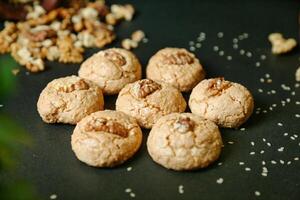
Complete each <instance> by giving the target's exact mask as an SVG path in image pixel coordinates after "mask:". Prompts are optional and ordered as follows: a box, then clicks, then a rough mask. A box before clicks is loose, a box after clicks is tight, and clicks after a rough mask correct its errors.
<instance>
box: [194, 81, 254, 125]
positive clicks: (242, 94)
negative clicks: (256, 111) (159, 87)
mask: <svg viewBox="0 0 300 200" xmlns="http://www.w3.org/2000/svg"><path fill="white" fill-rule="evenodd" d="M189 107H190V109H191V111H192V113H194V114H197V115H199V116H202V117H204V118H206V119H209V120H212V121H213V122H215V123H216V124H217V125H219V126H221V127H226V128H237V127H239V126H240V125H242V124H243V123H244V122H246V121H247V119H248V118H249V117H250V115H251V114H252V112H253V108H254V100H253V97H252V95H251V93H250V92H249V91H248V89H247V88H245V87H244V86H242V85H241V84H238V83H233V82H230V81H226V80H224V79H223V78H212V79H206V80H203V81H201V82H200V83H199V84H198V85H197V86H196V87H195V88H194V89H193V91H192V93H191V96H190V99H189Z"/></svg>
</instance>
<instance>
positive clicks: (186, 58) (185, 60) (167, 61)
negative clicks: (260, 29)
mask: <svg viewBox="0 0 300 200" xmlns="http://www.w3.org/2000/svg"><path fill="white" fill-rule="evenodd" d="M193 62H194V58H193V57H191V56H190V55H188V54H187V53H186V52H183V51H178V52H175V53H172V54H167V55H164V56H163V59H162V63H163V64H164V65H186V64H192V63H193Z"/></svg>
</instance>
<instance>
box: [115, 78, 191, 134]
mask: <svg viewBox="0 0 300 200" xmlns="http://www.w3.org/2000/svg"><path fill="white" fill-rule="evenodd" d="M185 108H186V102H185V100H184V98H183V96H182V94H181V92H180V91H179V90H178V89H176V88H175V87H173V86H171V85H168V84H165V83H159V82H156V81H153V80H150V79H143V80H139V81H136V82H134V83H131V84H128V85H126V86H125V87H124V88H123V89H122V90H121V92H120V93H119V96H118V98H117V101H116V110H118V111H122V112H124V113H126V114H128V115H130V116H132V117H134V118H135V119H136V120H137V121H138V123H139V125H140V126H141V127H144V128H151V127H152V125H153V124H154V123H155V121H157V120H158V119H159V118H160V117H162V116H164V115H167V114H169V113H173V112H183V111H184V110H185Z"/></svg>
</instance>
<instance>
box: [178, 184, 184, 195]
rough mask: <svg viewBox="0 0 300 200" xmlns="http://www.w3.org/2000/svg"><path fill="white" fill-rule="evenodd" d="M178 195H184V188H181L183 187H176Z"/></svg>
mask: <svg viewBox="0 0 300 200" xmlns="http://www.w3.org/2000/svg"><path fill="white" fill-rule="evenodd" d="M178 193H179V194H183V193H184V187H183V185H179V186H178Z"/></svg>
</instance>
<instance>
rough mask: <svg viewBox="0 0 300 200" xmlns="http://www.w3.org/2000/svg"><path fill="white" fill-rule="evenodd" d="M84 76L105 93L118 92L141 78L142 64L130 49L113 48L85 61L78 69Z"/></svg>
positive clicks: (81, 75)
mask: <svg viewBox="0 0 300 200" xmlns="http://www.w3.org/2000/svg"><path fill="white" fill-rule="evenodd" d="M78 75H79V76H80V77H82V78H85V79H88V80H90V81H93V82H95V83H96V84H97V85H98V86H99V87H101V88H102V91H103V93H104V94H108V95H111V94H117V93H119V92H120V90H121V89H122V88H123V87H124V86H125V85H126V84H128V83H132V82H134V81H137V80H139V79H141V76H142V70H141V64H140V62H139V61H138V59H137V58H136V56H135V55H134V54H133V53H131V52H130V51H128V50H125V49H119V48H111V49H107V50H104V51H99V52H98V53H96V54H94V55H93V56H92V57H90V58H88V59H87V60H86V61H84V62H83V63H82V65H81V67H80V69H79V71H78Z"/></svg>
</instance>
